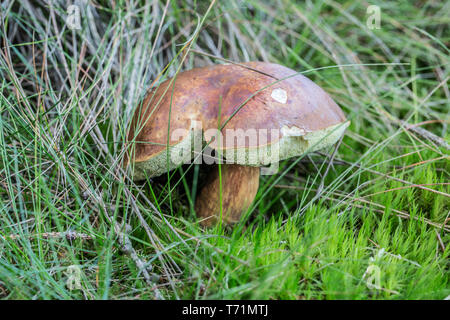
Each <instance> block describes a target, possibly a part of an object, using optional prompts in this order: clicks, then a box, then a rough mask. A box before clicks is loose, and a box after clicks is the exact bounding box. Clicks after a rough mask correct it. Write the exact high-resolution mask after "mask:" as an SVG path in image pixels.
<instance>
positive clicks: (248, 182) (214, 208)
mask: <svg viewBox="0 0 450 320" xmlns="http://www.w3.org/2000/svg"><path fill="white" fill-rule="evenodd" d="M221 177H222V187H221V188H220V179H219V166H216V167H215V168H214V169H213V170H212V172H211V174H210V176H209V177H208V181H207V183H206V184H205V186H204V187H203V189H202V190H201V192H200V194H199V195H198V197H197V199H196V201H195V211H196V213H197V216H198V217H199V218H200V219H201V224H202V225H203V226H211V225H213V224H216V223H217V222H218V221H219V220H220V217H221V216H222V222H223V223H224V224H231V223H235V222H238V221H239V219H240V218H241V215H242V214H243V213H245V212H246V211H247V209H248V208H249V207H250V205H251V204H252V202H253V200H254V199H255V196H256V192H257V191H258V187H259V168H258V167H250V166H241V165H237V164H224V165H222V166H221ZM220 193H222V197H221V198H220ZM221 202H222V210H221V205H220V203H221Z"/></svg>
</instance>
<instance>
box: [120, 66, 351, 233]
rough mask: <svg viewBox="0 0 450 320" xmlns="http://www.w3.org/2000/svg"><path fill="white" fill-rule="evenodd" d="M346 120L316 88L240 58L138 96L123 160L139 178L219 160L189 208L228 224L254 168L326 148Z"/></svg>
mask: <svg viewBox="0 0 450 320" xmlns="http://www.w3.org/2000/svg"><path fill="white" fill-rule="evenodd" d="M348 125H349V121H347V120H346V118H345V116H344V113H343V112H342V110H341V109H340V108H339V106H338V105H337V104H336V103H335V102H334V101H333V100H332V99H331V98H330V96H329V95H328V94H327V93H326V92H325V91H324V90H323V89H321V88H320V87H319V86H317V85H316V84H315V83H313V82H312V81H311V80H309V79H308V78H306V77H305V76H303V75H300V74H296V72H295V71H293V70H291V69H289V68H287V67H284V66H281V65H278V64H272V63H265V62H248V63H243V64H228V65H214V66H209V67H204V68H195V69H192V70H189V71H185V72H182V73H179V74H178V75H177V76H176V78H172V79H169V80H166V81H165V82H163V83H162V84H161V85H160V86H159V87H158V88H156V89H154V90H152V91H150V92H149V93H148V94H147V96H146V97H145V98H144V100H143V102H142V103H141V104H140V106H139V107H138V108H137V110H136V112H135V114H134V116H133V119H132V122H131V126H130V129H129V132H128V138H127V143H128V147H127V153H126V155H125V161H124V163H125V165H127V164H129V163H131V162H132V163H133V170H132V174H133V178H134V179H135V180H141V179H145V178H146V177H148V178H151V177H155V176H159V175H161V174H163V173H164V172H167V170H172V169H175V168H177V167H178V166H179V165H180V164H181V163H187V162H189V161H192V160H193V159H194V163H200V162H203V161H205V162H209V163H211V162H212V160H214V161H215V162H218V161H221V164H220V166H219V165H218V164H217V163H216V164H214V168H213V169H212V170H211V171H210V174H209V176H208V178H207V179H206V183H205V186H204V187H203V188H202V189H201V190H200V193H199V194H198V196H197V199H196V200H195V211H196V213H197V215H198V217H199V218H201V224H202V225H204V226H210V225H213V224H214V223H217V222H218V221H220V219H221V220H222V222H223V223H224V224H231V223H234V222H237V221H239V219H240V217H241V215H242V214H243V213H244V212H246V211H247V210H248V208H249V207H250V205H251V204H252V202H253V200H254V198H255V196H256V193H257V191H258V187H259V176H260V169H262V168H260V167H263V169H267V166H269V165H271V164H274V163H278V161H281V160H284V159H288V158H292V157H298V156H301V155H303V154H305V153H306V152H312V151H315V150H319V149H323V148H325V147H328V146H330V145H333V144H334V143H335V142H336V141H337V140H338V139H339V138H340V137H341V136H342V135H343V133H344V131H345V128H346V127H347V126H348ZM205 146H206V147H205ZM167 147H169V148H167ZM213 152H215V154H213ZM202 153H203V157H202ZM129 160H131V161H129ZM268 171H269V170H268Z"/></svg>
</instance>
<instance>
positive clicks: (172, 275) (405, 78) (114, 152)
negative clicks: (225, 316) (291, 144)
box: [0, 0, 450, 299]
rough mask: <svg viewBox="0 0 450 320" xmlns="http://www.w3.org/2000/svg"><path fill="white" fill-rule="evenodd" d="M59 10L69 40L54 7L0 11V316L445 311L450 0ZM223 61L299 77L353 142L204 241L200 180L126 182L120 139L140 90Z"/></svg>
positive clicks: (278, 178) (286, 175) (13, 5)
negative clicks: (374, 302) (13, 311)
mask: <svg viewBox="0 0 450 320" xmlns="http://www.w3.org/2000/svg"><path fill="white" fill-rule="evenodd" d="M86 3H87V4H86ZM74 4H75V5H78V6H79V8H81V29H79V30H76V29H70V28H68V25H67V23H66V18H67V6H68V4H67V3H66V1H48V2H42V3H40V4H36V3H35V2H32V1H27V0H16V1H13V0H9V1H3V2H2V4H1V6H0V8H1V9H0V10H1V24H0V29H1V30H0V42H1V50H0V86H1V90H0V297H1V298H3V299H11V298H16V299H17V298H20V299H55V298H56V299H121V298H127V299H155V298H157V299H174V298H180V299H182V298H195V299H209V298H230V299H240V298H251V299H253V298H261V299H280V298H282V299H323V298H328V299H333V298H346V299H368V298H370V299H429V298H435V299H443V298H446V297H448V296H449V295H450V288H449V278H448V257H449V245H448V242H449V234H448V230H449V226H448V221H449V217H450V206H449V204H450V202H449V197H450V195H449V166H448V163H449V162H448V160H449V158H448V149H447V147H446V144H445V143H446V142H445V140H447V141H448V138H449V134H448V131H447V128H448V123H449V117H448V115H449V100H450V92H449V90H448V79H449V71H450V65H449V50H448V46H449V42H450V38H449V34H450V33H449V32H448V31H449V27H448V26H449V23H450V18H449V15H448V12H449V11H450V3H449V2H445V1H442V2H440V1H430V2H423V1H416V2H412V1H399V2H383V1H372V2H371V3H370V4H369V3H366V2H359V1H339V2H337V1H331V0H324V1H306V2H304V3H303V2H296V1H288V0H278V1H270V2H269V1H245V2H244V1H237V0H231V1H217V2H208V1H167V2H166V1H148V2H147V1H112V2H109V1H95V2H94V1H74ZM369 5H378V6H379V7H380V11H381V25H380V29H370V28H368V26H367V25H366V20H367V18H368V15H367V13H366V8H367V7H368V6H369ZM223 59H226V60H231V61H236V62H241V61H250V60H261V61H270V62H275V63H279V64H282V65H286V66H288V67H290V68H292V69H294V70H298V71H299V72H304V73H305V74H306V75H307V76H308V77H309V78H311V79H312V80H313V81H315V82H316V83H317V84H319V85H320V86H322V87H323V88H324V89H325V90H326V91H327V92H329V93H330V95H331V96H332V97H333V99H334V100H335V101H336V102H337V103H338V104H339V105H340V106H341V107H342V109H343V110H344V112H345V113H346V115H347V117H348V119H350V120H351V121H352V124H351V126H350V128H349V129H348V130H347V132H346V136H345V137H344V139H343V141H342V143H341V144H340V146H339V149H338V150H337V152H336V153H333V150H332V149H331V150H323V151H322V152H318V153H315V154H312V155H310V156H305V157H302V158H299V159H292V160H287V161H284V162H283V163H281V164H280V171H279V173H278V174H277V175H274V176H263V177H262V178H261V183H260V184H261V187H260V190H259V192H258V195H257V199H256V202H255V205H254V208H253V210H252V211H251V212H249V213H248V214H247V215H246V217H245V219H243V221H242V222H241V223H239V224H238V225H237V226H235V228H233V229H229V228H228V229H227V228H224V227H222V226H217V227H215V228H211V229H202V228H201V227H200V226H199V225H198V223H197V220H196V219H195V215H194V212H193V210H192V208H193V206H192V201H193V199H195V194H196V192H197V191H196V190H197V186H198V185H200V184H201V182H202V173H201V170H200V168H199V166H197V165H196V166H190V167H187V166H185V167H181V168H180V169H179V170H177V171H176V172H174V173H173V174H172V173H171V174H170V175H168V176H167V177H166V176H163V177H161V178H157V179H149V180H148V181H145V182H133V181H132V180H131V179H130V178H129V177H128V176H129V175H128V173H127V172H126V171H124V169H123V168H122V160H123V159H122V158H123V155H124V141H125V138H126V133H127V128H128V124H129V121H130V117H131V116H132V114H133V112H134V110H135V108H136V107H137V105H138V103H139V101H141V99H142V98H143V97H144V95H145V94H146V92H147V90H148V88H149V87H150V86H151V85H158V83H160V82H161V81H163V80H164V79H167V78H168V77H171V76H174V75H175V74H176V73H177V72H179V71H182V70H187V69H190V68H193V67H198V66H203V65H209V64H213V63H223V61H224V60H223ZM419 129H422V131H420V130H419ZM71 266H78V267H79V268H80V271H81V272H80V275H81V281H80V287H75V288H71V287H70V285H68V279H70V277H71V273H70V270H71V268H70V267H71ZM369 266H375V267H376V268H377V270H379V271H380V279H379V280H380V281H379V285H377V286H375V287H374V286H371V285H370V283H369V284H368V278H370V274H368V272H367V271H368V268H369ZM369 269H370V268H369ZM372 269H373V268H372Z"/></svg>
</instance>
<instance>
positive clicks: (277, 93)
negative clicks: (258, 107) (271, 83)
mask: <svg viewBox="0 0 450 320" xmlns="http://www.w3.org/2000/svg"><path fill="white" fill-rule="evenodd" d="M270 96H271V97H272V98H273V99H274V100H275V101H278V102H280V103H286V101H287V93H286V90H283V89H275V90H273V91H272V94H271V95H270Z"/></svg>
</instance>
